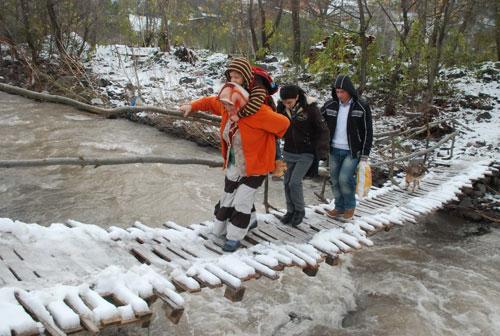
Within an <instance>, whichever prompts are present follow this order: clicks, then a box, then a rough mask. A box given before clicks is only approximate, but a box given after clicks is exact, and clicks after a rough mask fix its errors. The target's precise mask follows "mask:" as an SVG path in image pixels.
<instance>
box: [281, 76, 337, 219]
mask: <svg viewBox="0 0 500 336" xmlns="http://www.w3.org/2000/svg"><path fill="white" fill-rule="evenodd" d="M280 98H281V100H280V102H279V103H278V108H277V109H278V113H281V114H283V115H284V116H286V117H287V118H288V119H289V120H290V127H289V128H288V130H287V131H286V133H285V136H284V140H285V146H284V159H285V162H286V165H287V170H286V172H285V178H284V185H285V197H286V210H287V211H286V214H285V215H284V216H283V217H282V219H281V222H283V223H284V224H291V225H292V226H297V225H299V224H300V223H301V222H302V220H303V219H304V215H305V210H304V206H305V204H304V193H303V188H302V180H303V178H304V176H305V175H306V173H307V171H308V170H309V168H310V167H311V164H312V163H313V160H314V158H317V159H318V160H327V159H328V150H329V139H330V135H329V131H328V128H327V127H326V123H325V121H324V119H323V117H322V116H321V113H320V110H319V108H318V106H317V105H316V103H315V102H314V99H312V98H310V97H307V96H306V94H305V92H304V90H302V89H301V88H300V87H299V86H297V85H285V86H283V87H282V88H281V90H280Z"/></svg>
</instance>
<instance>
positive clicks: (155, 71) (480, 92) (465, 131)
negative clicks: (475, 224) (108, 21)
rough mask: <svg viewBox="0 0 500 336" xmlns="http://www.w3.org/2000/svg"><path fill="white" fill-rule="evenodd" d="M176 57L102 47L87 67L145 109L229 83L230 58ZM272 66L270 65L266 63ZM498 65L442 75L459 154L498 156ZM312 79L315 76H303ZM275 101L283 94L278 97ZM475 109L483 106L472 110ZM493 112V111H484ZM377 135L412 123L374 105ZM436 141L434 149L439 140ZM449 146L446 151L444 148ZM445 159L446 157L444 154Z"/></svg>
mask: <svg viewBox="0 0 500 336" xmlns="http://www.w3.org/2000/svg"><path fill="white" fill-rule="evenodd" d="M174 53H175V50H173V51H172V53H170V54H169V53H162V52H160V51H159V49H158V48H130V47H127V46H123V45H112V46H99V47H98V48H97V50H96V52H95V55H94V56H93V57H92V59H91V60H90V61H89V63H88V64H87V66H88V68H90V69H91V71H92V72H93V73H94V74H96V75H97V76H98V77H99V78H100V79H101V80H100V81H99V83H101V85H102V86H101V88H100V90H101V92H102V93H103V94H104V95H105V96H107V97H108V98H109V102H110V103H111V104H112V105H115V106H122V105H128V104H130V103H131V101H132V100H133V99H134V98H135V97H136V96H140V97H141V98H142V100H143V103H144V104H152V105H158V106H168V107H176V106H178V105H179V104H182V103H185V102H189V101H191V100H193V99H196V98H199V97H201V96H205V95H210V94H213V93H214V92H217V91H218V89H219V88H220V86H221V85H222V83H223V82H224V80H225V79H224V70H225V67H226V65H227V63H228V62H229V58H228V56H227V55H225V54H220V53H211V52H209V51H207V50H196V51H195V53H196V55H197V57H198V60H197V61H196V63H195V64H190V63H187V62H181V61H180V60H179V58H178V57H176V56H175V55H174ZM266 61H267V62H266ZM258 65H261V66H262V67H264V68H266V69H268V70H269V72H270V74H271V75H272V76H273V78H275V79H276V81H277V83H278V84H283V83H282V82H281V81H282V80H285V79H284V78H290V71H292V70H290V68H289V67H288V62H287V60H285V59H283V58H279V57H268V58H267V60H265V61H263V62H262V63H259V64H258ZM499 73H500V69H499V63H498V62H497V63H493V62H486V63H483V64H480V65H478V66H477V67H476V68H475V69H465V68H457V69H447V70H445V71H443V72H442V76H446V77H445V78H448V80H449V81H451V83H452V87H454V89H455V91H456V93H455V94H454V96H453V97H450V99H449V100H450V104H449V107H448V108H444V109H442V110H441V111H440V115H439V117H438V118H439V119H443V120H444V119H448V122H447V125H448V126H451V125H452V123H451V119H454V120H456V121H457V123H456V124H455V127H456V129H457V130H458V131H459V135H458V136H457V138H456V144H455V146H456V149H455V153H454V154H455V155H456V156H457V157H459V158H460V157H462V156H463V155H473V156H475V155H479V156H486V157H495V156H498V155H499V153H500V152H499V151H500V149H499V140H500V138H499V133H498V131H497V127H496V126H495V125H498V124H499V122H500V113H499V106H500V105H499V103H500V101H499V98H498V97H499V96H500V84H498V83H499V81H498V79H499V78H500V75H499ZM304 78H311V76H304ZM297 84H299V85H301V86H302V87H304V88H305V90H306V92H307V94H309V95H311V96H313V97H315V98H317V100H318V103H319V104H320V105H321V104H322V103H324V102H325V101H326V100H328V99H329V98H330V94H331V90H330V88H329V87H323V88H320V89H318V88H317V87H316V86H315V85H314V83H313V82H311V81H310V79H309V81H305V82H304V81H301V80H300V79H297ZM273 98H274V99H275V100H277V99H278V98H279V94H278V93H277V94H275V95H274V96H273ZM471 107H479V109H478V108H471ZM485 108H490V110H482V109H485ZM372 110H373V115H374V132H375V133H377V132H383V131H387V130H393V129H399V128H401V127H402V126H404V125H405V124H406V123H407V122H408V118H407V117H405V116H404V115H398V116H395V117H386V116H383V114H382V107H379V106H372ZM437 140H439V139H432V140H431V145H432V143H433V142H434V141H437ZM424 145H425V142H424V141H421V140H415V139H409V140H405V141H404V142H402V143H401V146H403V147H407V148H408V149H410V150H412V151H415V150H419V149H422V148H423V147H424ZM443 147H445V146H443ZM441 155H442V156H446V153H442V154H441ZM371 158H372V160H373V161H378V160H383V158H382V157H381V156H380V155H379V153H378V151H377V145H375V146H374V151H373V153H372V156H371Z"/></svg>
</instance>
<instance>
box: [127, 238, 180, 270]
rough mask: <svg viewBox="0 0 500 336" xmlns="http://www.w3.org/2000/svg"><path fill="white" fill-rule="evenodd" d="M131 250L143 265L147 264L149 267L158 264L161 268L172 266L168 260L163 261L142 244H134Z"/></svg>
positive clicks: (130, 247)
mask: <svg viewBox="0 0 500 336" xmlns="http://www.w3.org/2000/svg"><path fill="white" fill-rule="evenodd" d="M129 249H130V250H129V251H130V253H131V254H132V255H133V256H135V257H136V258H137V259H138V260H139V261H140V262H142V263H146V264H148V265H151V264H156V265H161V266H170V265H169V264H168V262H167V261H166V260H164V259H161V258H160V257H158V256H157V255H156V254H154V253H153V252H152V251H151V250H150V249H148V248H147V247H146V246H144V245H142V244H139V243H132V244H131V245H130V246H129Z"/></svg>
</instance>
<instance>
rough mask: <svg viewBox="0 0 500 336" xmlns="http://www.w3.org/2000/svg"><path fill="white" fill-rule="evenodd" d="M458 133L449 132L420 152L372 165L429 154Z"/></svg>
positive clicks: (376, 164) (376, 163) (376, 165)
mask: <svg viewBox="0 0 500 336" xmlns="http://www.w3.org/2000/svg"><path fill="white" fill-rule="evenodd" d="M455 135H456V132H453V133H450V134H448V135H447V136H445V137H444V138H443V139H441V140H440V141H439V142H437V143H436V144H435V145H434V146H432V147H429V148H427V149H424V150H421V151H418V152H415V153H413V154H409V155H405V156H401V157H399V158H395V159H393V160H388V161H379V162H375V163H373V164H371V166H372V167H379V166H382V165H387V164H390V163H394V162H398V161H406V160H409V159H412V158H414V157H417V156H421V155H424V154H427V153H430V152H432V151H433V150H434V149H436V148H438V147H439V146H441V145H442V144H444V143H445V142H447V141H448V140H450V139H451V138H452V137H454V136H455Z"/></svg>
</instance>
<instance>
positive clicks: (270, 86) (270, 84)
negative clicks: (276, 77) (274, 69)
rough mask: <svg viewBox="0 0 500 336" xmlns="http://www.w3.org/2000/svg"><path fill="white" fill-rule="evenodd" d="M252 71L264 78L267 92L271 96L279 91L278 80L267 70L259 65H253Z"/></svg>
mask: <svg viewBox="0 0 500 336" xmlns="http://www.w3.org/2000/svg"><path fill="white" fill-rule="evenodd" d="M252 73H253V74H254V76H255V77H257V76H258V77H259V78H260V79H262V81H263V82H264V85H265V86H266V89H267V94H268V95H269V96H272V95H273V94H275V93H276V92H278V84H276V82H274V81H273V78H272V77H271V75H270V74H269V73H268V72H267V71H266V70H264V69H262V68H261V67H258V66H253V67H252Z"/></svg>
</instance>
